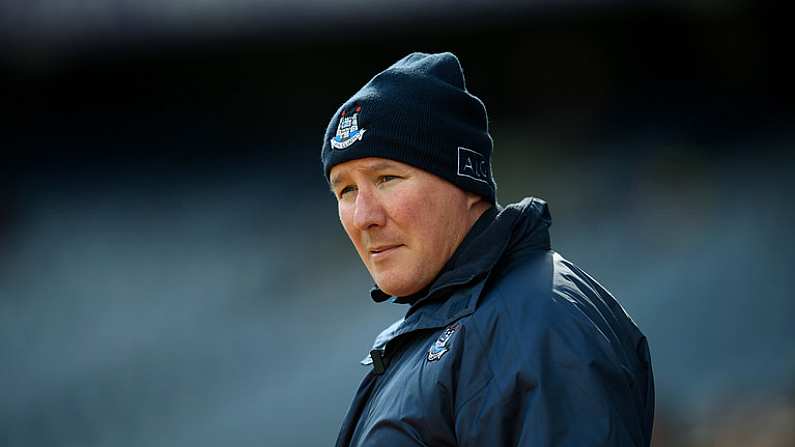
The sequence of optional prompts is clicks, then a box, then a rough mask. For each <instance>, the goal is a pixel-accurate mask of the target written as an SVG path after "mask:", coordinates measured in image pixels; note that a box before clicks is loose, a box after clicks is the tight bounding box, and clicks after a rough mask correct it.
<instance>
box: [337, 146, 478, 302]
mask: <svg viewBox="0 0 795 447" xmlns="http://www.w3.org/2000/svg"><path fill="white" fill-rule="evenodd" d="M330 178H331V182H332V190H333V192H334V194H335V195H336V197H337V201H338V207H339V214H340V221H341V222H342V226H343V227H344V228H345V232H346V233H348V237H350V238H351V241H352V242H353V245H354V247H356V251H357V252H358V253H359V257H361V258H362V261H363V262H364V265H365V266H367V270H369V271H370V275H372V277H373V280H374V281H375V282H376V284H377V285H378V287H379V288H380V289H381V290H382V291H384V292H386V293H388V294H390V295H394V296H407V295H411V294H412V293H415V292H418V291H420V290H421V289H422V288H424V287H425V286H427V285H428V284H430V282H431V281H433V279H434V278H436V276H437V275H438V274H439V272H440V271H441V269H442V267H444V264H445V263H446V262H447V260H448V259H450V257H451V256H452V255H453V253H454V252H455V249H456V248H457V247H458V245H459V244H460V243H461V241H462V240H463V238H464V236H465V235H466V233H467V232H468V231H469V228H470V227H471V226H472V224H473V223H474V221H475V220H476V219H477V217H478V216H479V213H478V214H477V215H475V214H474V211H473V209H474V208H475V207H474V206H473V204H474V203H475V202H476V201H478V197H477V196H473V195H472V194H468V193H466V192H464V191H463V190H461V189H459V188H458V187H456V186H454V185H453V184H451V183H448V182H447V181H445V180H442V179H441V178H439V177H436V176H435V175H433V174H430V173H428V172H426V171H423V170H421V169H418V168H415V167H413V166H409V165H407V164H404V163H400V162H397V161H393V160H387V159H384V158H374V157H371V158H361V159H358V160H351V161H348V162H345V163H340V164H338V165H336V166H334V167H333V168H332V169H331V177H330Z"/></svg>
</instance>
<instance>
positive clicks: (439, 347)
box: [428, 322, 461, 362]
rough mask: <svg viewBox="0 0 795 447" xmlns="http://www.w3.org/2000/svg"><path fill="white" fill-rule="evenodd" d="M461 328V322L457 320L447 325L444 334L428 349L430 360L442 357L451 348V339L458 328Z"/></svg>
mask: <svg viewBox="0 0 795 447" xmlns="http://www.w3.org/2000/svg"><path fill="white" fill-rule="evenodd" d="M459 329H461V323H459V322H455V323H453V324H451V325H450V326H447V327H446V328H445V329H444V332H442V335H440V336H439V338H437V339H436V341H435V342H433V344H432V345H431V347H430V349H428V361H429V362H433V361H434V360H439V359H440V358H442V356H443V355H444V353H445V352H447V351H449V350H450V340H451V339H452V338H453V335H454V334H455V332H456V331H457V330H459Z"/></svg>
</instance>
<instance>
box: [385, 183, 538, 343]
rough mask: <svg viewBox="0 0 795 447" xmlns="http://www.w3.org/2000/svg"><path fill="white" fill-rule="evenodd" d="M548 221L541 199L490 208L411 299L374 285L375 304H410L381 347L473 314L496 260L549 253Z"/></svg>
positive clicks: (501, 260)
mask: <svg viewBox="0 0 795 447" xmlns="http://www.w3.org/2000/svg"><path fill="white" fill-rule="evenodd" d="M550 225H551V218H550V214H549V208H548V206H547V204H546V202H545V201H543V200H541V199H538V198H534V197H529V198H525V199H524V200H522V201H521V202H518V203H514V204H510V205H507V206H505V207H500V206H499V205H498V206H497V207H494V208H491V209H489V210H487V211H486V212H485V213H483V215H482V216H481V217H480V218H479V219H478V221H477V222H476V223H475V225H474V226H473V227H472V229H471V230H470V231H469V233H468V234H467V236H466V237H465V238H464V240H463V241H462V242H461V244H460V245H459V246H458V248H457V249H456V251H455V253H454V254H453V256H452V257H451V258H450V260H449V261H448V262H447V264H446V265H445V267H444V268H443V269H442V271H441V273H440V274H439V275H438V276H437V277H436V279H435V280H434V281H433V282H432V283H431V285H430V286H429V287H427V288H426V289H424V290H422V291H421V292H419V293H417V294H414V295H412V296H410V297H403V298H399V297H391V296H389V295H388V294H386V293H384V292H383V291H381V290H380V289H379V288H378V287H373V289H372V290H371V291H370V294H371V297H372V298H373V300H374V301H376V302H382V301H390V302H394V303H400V304H411V307H410V308H409V310H408V312H407V313H406V316H405V317H404V318H403V319H402V320H399V321H398V322H396V323H394V324H393V325H392V326H390V327H389V328H387V329H386V330H385V331H383V332H382V333H381V334H380V335H379V336H378V338H377V339H376V343H375V344H374V346H373V348H374V349H379V348H382V347H383V346H384V345H385V344H386V343H387V342H388V341H389V340H391V339H392V338H395V337H397V336H398V335H401V334H404V333H407V332H411V331H414V330H418V329H429V328H435V327H443V326H446V325H448V324H450V323H452V322H453V321H455V320H457V319H459V318H462V317H464V316H466V315H469V314H471V313H472V312H474V310H475V307H476V306H477V302H478V299H479V298H480V295H481V292H482V290H483V287H484V286H485V284H486V281H487V279H488V278H489V275H490V274H491V272H492V270H494V267H495V266H496V265H497V264H498V262H503V261H505V260H507V259H510V258H513V257H515V256H519V255H521V254H522V253H524V252H527V251H533V250H549V249H550V241H549V226H550Z"/></svg>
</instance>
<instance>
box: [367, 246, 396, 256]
mask: <svg viewBox="0 0 795 447" xmlns="http://www.w3.org/2000/svg"><path fill="white" fill-rule="evenodd" d="M402 246H403V244H391V245H380V246H378V247H373V248H371V249H370V255H372V256H378V257H381V256H385V255H386V254H387V253H390V252H392V251H394V250H395V249H396V248H398V247H402Z"/></svg>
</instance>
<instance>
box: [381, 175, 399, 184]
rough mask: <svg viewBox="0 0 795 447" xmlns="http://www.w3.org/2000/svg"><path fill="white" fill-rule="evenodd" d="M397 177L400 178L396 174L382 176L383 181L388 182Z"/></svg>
mask: <svg viewBox="0 0 795 447" xmlns="http://www.w3.org/2000/svg"><path fill="white" fill-rule="evenodd" d="M397 178H399V177H398V176H396V175H382V176H381V183H384V182H388V181H390V180H395V179H397Z"/></svg>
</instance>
